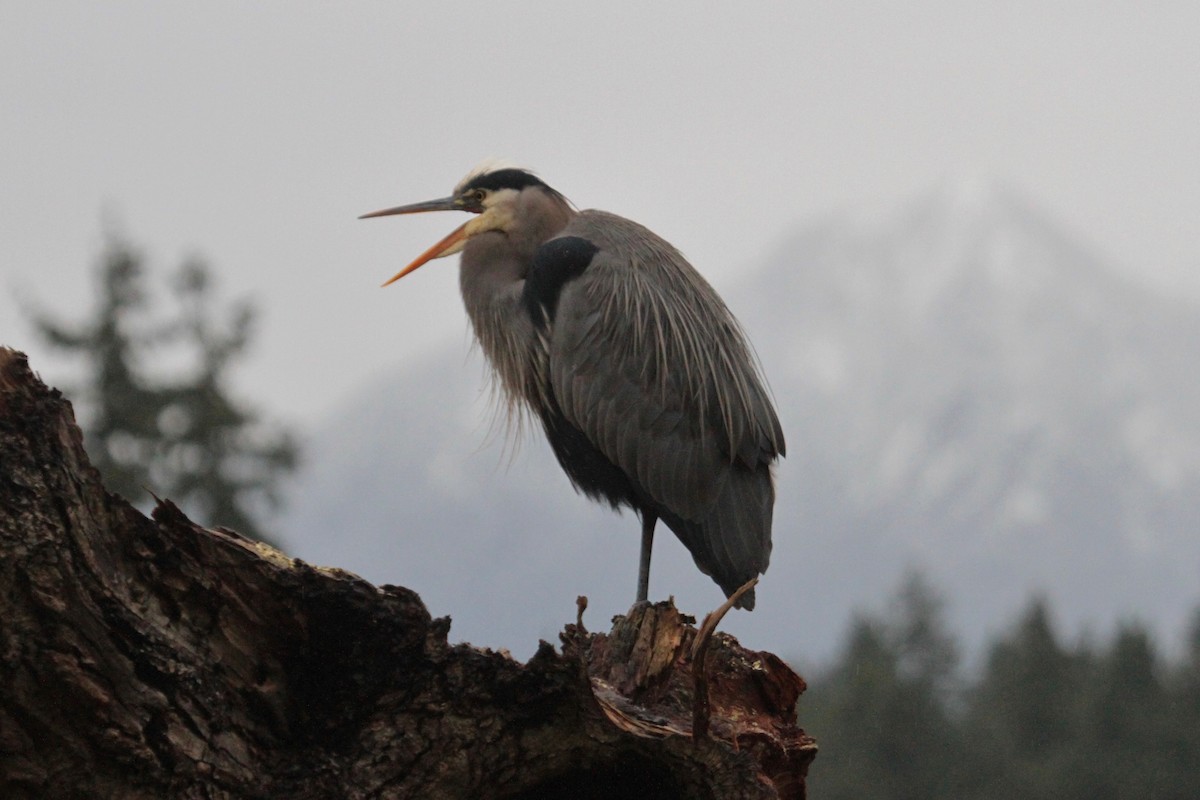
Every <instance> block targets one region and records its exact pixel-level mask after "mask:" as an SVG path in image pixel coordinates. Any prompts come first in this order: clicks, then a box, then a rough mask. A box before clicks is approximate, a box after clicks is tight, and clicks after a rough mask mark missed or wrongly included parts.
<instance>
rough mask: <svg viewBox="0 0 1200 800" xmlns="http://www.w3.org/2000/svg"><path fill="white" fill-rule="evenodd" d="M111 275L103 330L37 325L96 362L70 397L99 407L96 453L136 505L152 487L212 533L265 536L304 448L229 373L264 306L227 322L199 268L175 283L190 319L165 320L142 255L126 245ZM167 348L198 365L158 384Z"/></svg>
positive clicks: (245, 308) (113, 255)
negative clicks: (230, 381)
mask: <svg viewBox="0 0 1200 800" xmlns="http://www.w3.org/2000/svg"><path fill="white" fill-rule="evenodd" d="M99 278H100V280H99V283H100V287H99V294H100V302H99V303H98V304H97V307H96V309H95V311H94V315H93V318H92V320H91V321H89V322H86V323H84V324H83V325H81V326H78V327H76V328H72V327H71V326H68V325H63V324H61V323H59V322H56V321H54V320H52V319H50V318H48V317H47V316H45V315H38V316H37V317H36V318H35V324H36V325H37V328H38V330H40V331H41V332H42V334H43V335H44V336H45V337H46V339H47V340H48V341H49V342H51V343H53V344H55V345H57V346H59V347H62V348H64V349H66V350H67V351H69V352H72V353H75V354H77V355H80V356H82V357H83V358H84V360H85V362H86V364H87V367H86V370H87V372H86V375H85V379H84V382H83V385H82V386H81V387H80V388H79V389H78V390H77V391H69V392H68V393H70V394H72V395H74V396H76V397H77V398H80V399H83V401H84V403H83V405H84V407H85V408H87V409H88V412H87V413H86V415H85V419H84V422H83V428H84V431H85V437H86V439H87V443H88V451H89V454H90V455H91V456H92V459H93V462H94V464H95V466H96V467H97V468H98V469H99V470H100V473H101V475H102V476H103V477H104V480H105V483H106V485H107V486H108V488H109V489H110V490H111V491H113V492H116V493H118V494H121V495H124V496H125V497H127V498H129V499H131V500H133V501H134V502H139V501H143V502H144V499H145V497H146V490H147V489H148V490H150V491H152V492H154V493H155V494H157V495H159V496H162V497H167V498H171V499H172V500H174V501H176V502H177V503H179V504H180V505H181V506H182V507H183V508H184V509H186V510H187V511H188V512H189V513H190V514H193V515H195V516H196V517H197V519H198V520H200V521H202V522H204V523H205V524H208V525H225V526H228V527H230V528H233V529H235V530H237V531H239V532H240V533H243V534H245V535H247V536H250V537H254V538H264V534H263V531H262V530H261V527H260V519H261V518H262V517H263V516H264V514H265V513H266V512H268V511H271V510H274V509H275V508H277V506H278V504H279V502H280V497H279V486H280V482H281V480H282V479H283V477H284V476H285V475H286V474H287V473H289V472H291V471H293V470H294V469H295V467H296V458H297V447H296V444H295V440H294V438H293V437H292V435H291V434H290V433H288V432H287V431H286V430H283V429H280V428H278V427H274V428H273V427H268V426H266V425H264V424H263V423H262V421H261V420H260V418H259V416H258V415H257V413H255V412H254V411H253V410H252V409H249V408H247V407H245V406H244V405H242V404H241V403H239V402H236V401H235V400H234V399H233V398H232V397H231V395H230V393H229V389H228V386H227V374H228V371H229V368H230V367H231V365H232V364H233V363H234V362H235V361H236V360H237V358H238V357H240V356H241V355H243V354H244V352H245V349H246V347H247V345H248V344H249V341H250V336H251V331H252V326H253V322H254V310H253V308H252V307H251V306H249V305H248V304H246V303H241V304H237V305H235V306H234V307H233V308H232V309H231V310H230V312H229V314H228V319H227V320H221V319H219V318H218V315H217V313H216V312H214V311H213V305H214V302H215V301H214V299H213V296H212V291H211V280H210V277H209V272H208V269H207V267H206V266H205V265H204V264H203V263H201V262H199V261H194V260H193V261H188V262H186V263H184V265H183V266H182V268H181V269H180V271H179V274H178V276H177V278H176V280H175V293H176V299H177V300H178V303H179V305H180V308H181V311H180V313H179V316H178V318H177V319H175V320H173V321H171V322H169V323H167V324H161V323H156V322H154V321H153V319H151V309H150V307H149V304H148V302H147V297H146V292H145V290H144V282H145V276H144V271H143V269H142V266H141V258H140V256H139V255H138V254H137V253H136V252H134V251H133V249H132V248H131V247H130V246H129V245H128V244H126V243H125V242H123V241H121V240H119V239H117V238H112V239H110V242H109V244H108V246H107V247H106V249H105V252H104V255H103V257H102V258H101V261H100V267H99ZM167 347H170V348H173V349H174V350H177V351H181V352H182V353H183V354H184V355H185V356H186V357H187V358H189V359H190V360H191V361H192V362H193V366H192V369H191V370H190V371H189V373H188V374H187V375H185V376H184V377H183V378H166V377H160V378H158V379H154V378H152V377H151V374H150V373H151V370H150V369H149V367H148V364H149V363H150V362H152V361H153V358H152V356H153V355H154V354H155V351H161V350H162V349H163V348H167Z"/></svg>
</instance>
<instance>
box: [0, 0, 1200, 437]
mask: <svg viewBox="0 0 1200 800" xmlns="http://www.w3.org/2000/svg"><path fill="white" fill-rule="evenodd" d="M1198 32H1200V4H1197V3H1194V2H1179V3H1141V4H1128V5H1116V4H1106V3H1095V2H1089V3H1056V2H1045V0H1039V2H1029V3H1027V2H1011V1H1010V2H1004V3H988V4H985V3H960V2H939V3H886V4H885V3H870V4H863V3H847V2H844V0H839V1H838V2H828V3H800V2H794V0H793V1H792V2H784V3H739V4H733V3H724V2H723V3H697V2H687V3H661V4H648V3H643V2H630V3H614V2H604V3H590V4H587V5H576V4H571V3H540V4H535V3H511V2H510V3H477V2H455V3H419V4H418V3H400V2H387V3H372V4H341V3H339V4H334V3H320V4H315V3H301V2H288V3H255V4H249V3H241V2H236V3H235V2H204V3H189V4H182V3H151V2H138V3H132V2H105V3H94V2H87V3H84V2H78V3H65V2H41V3H24V4H17V3H15V2H4V3H3V4H0V289H2V293H0V343H3V344H8V345H13V346H16V347H19V348H21V349H24V350H26V351H28V352H30V353H31V355H32V356H33V357H34V365H35V367H39V368H41V369H42V370H43V372H48V373H51V374H50V375H49V376H48V377H53V372H54V369H51V367H54V362H53V361H52V360H51V359H50V358H49V357H48V356H47V355H46V354H45V350H44V348H42V347H41V346H40V345H39V343H38V342H37V341H36V340H35V339H34V338H33V337H32V335H31V334H30V332H29V328H28V325H27V324H26V323H25V322H24V320H23V319H22V315H21V313H20V308H19V304H18V302H17V301H16V300H15V299H14V297H13V295H12V293H13V292H14V291H15V292H18V293H19V295H20V296H21V297H24V298H35V299H37V300H38V301H40V302H41V303H42V304H43V305H45V306H47V307H49V308H52V309H55V310H57V311H60V312H62V313H63V314H76V315H80V314H83V313H84V312H85V310H86V309H87V308H88V306H89V303H90V298H91V294H92V292H93V286H92V283H91V270H92V266H93V262H94V260H95V257H96V255H97V252H98V250H99V248H100V245H101V242H102V240H103V239H102V235H101V231H102V229H103V223H102V220H103V219H105V218H110V219H113V220H116V221H117V225H118V227H119V229H120V230H121V231H123V232H124V233H125V234H126V235H127V236H128V237H129V238H130V239H131V240H133V241H134V242H136V243H138V244H139V245H141V246H142V247H143V249H144V250H145V252H146V253H147V255H148V256H149V258H150V260H151V263H152V264H155V265H158V266H160V267H166V266H170V267H174V266H175V265H176V264H177V263H178V261H179V260H180V259H181V258H182V257H183V256H185V255H188V254H193V253H199V254H202V255H204V256H206V257H207V258H208V259H209V260H210V261H211V263H212V264H213V265H214V266H215V267H216V268H217V269H218V270H219V273H220V277H221V280H222V289H223V290H224V292H225V293H226V296H229V297H233V296H249V297H251V298H252V299H254V300H255V301H256V302H257V303H258V304H259V306H260V308H261V310H262V312H263V316H262V326H261V329H260V334H259V337H258V339H257V341H256V347H255V350H254V353H253V355H252V357H251V358H250V359H249V361H248V362H247V364H246V366H245V367H244V368H243V369H242V371H241V372H240V373H239V387H240V388H241V389H242V391H243V392H244V393H245V394H246V395H249V396H251V397H253V398H254V399H255V401H256V402H258V403H259V404H260V405H262V406H265V407H266V408H268V409H270V411H271V412H273V413H276V414H278V415H281V416H282V417H284V418H286V419H290V420H293V421H296V422H300V423H304V424H309V423H314V422H316V421H318V420H319V419H320V418H321V417H322V416H323V415H325V414H328V413H330V412H331V411H332V410H333V409H334V408H335V407H336V406H337V404H338V402H339V401H340V400H341V399H342V398H344V397H345V396H346V395H348V394H350V393H352V392H354V391H355V390H356V388H357V387H359V386H360V385H361V382H362V381H363V380H364V379H365V378H367V377H368V376H371V375H373V374H375V373H377V372H378V371H380V370H384V369H388V368H389V367H391V366H393V365H395V364H396V363H398V362H399V361H400V360H401V359H404V358H410V357H412V356H413V354H414V353H415V352H416V351H418V350H421V349H424V348H427V347H429V346H431V345H432V344H437V343H441V342H444V341H445V340H446V339H447V338H448V337H458V338H460V339H463V340H464V341H465V334H464V332H463V331H464V329H465V325H466V321H465V318H464V316H463V313H462V311H461V308H460V306H459V301H458V297H457V279H456V274H455V273H456V269H455V266H454V264H453V263H452V260H447V261H446V262H435V263H434V264H433V265H431V266H429V267H427V268H425V269H424V270H422V271H421V272H419V273H417V274H416V275H414V276H412V277H410V278H407V279H405V280H404V281H403V282H401V283H400V284H397V285H394V286H392V287H389V288H388V289H386V290H382V289H379V288H378V286H379V283H380V282H381V281H382V280H383V279H385V278H387V277H389V276H390V275H392V274H393V273H394V272H395V271H396V270H397V269H398V268H399V267H400V266H402V265H403V264H405V263H406V262H407V261H408V260H410V259H411V258H412V257H413V256H415V255H416V254H417V253H419V252H421V251H422V250H423V249H424V248H425V247H427V246H428V245H429V244H431V243H432V242H433V241H435V240H436V239H437V238H439V237H440V236H441V235H443V234H444V233H446V232H447V231H449V229H450V228H451V227H453V226H454V225H456V224H457V220H456V219H454V218H453V217H452V216H450V215H430V216H428V217H426V218H405V219H390V220H372V221H363V222H359V221H357V220H355V217H356V216H357V215H358V214H360V213H362V212H365V211H370V210H374V209H376V208H380V207H383V206H388V205H394V204H398V203H402V202H410V201H416V200H423V199H428V198H431V197H440V196H443V195H445V194H446V193H447V192H448V190H449V189H450V187H452V186H453V185H454V183H455V182H456V181H457V180H458V179H459V178H460V177H461V176H462V175H463V174H464V173H465V172H466V171H467V170H468V169H469V168H470V167H471V166H472V165H474V164H475V163H476V162H477V161H479V160H481V159H482V158H484V157H488V156H504V157H509V158H512V159H515V160H517V161H519V162H520V163H522V164H526V165H529V166H531V167H533V168H536V169H537V170H539V171H540V173H541V174H542V176H543V177H544V178H545V179H546V180H547V181H548V182H549V183H551V184H552V185H554V186H555V187H556V188H558V189H560V190H561V191H563V192H564V193H566V194H567V195H568V196H569V197H571V198H572V199H573V200H574V201H575V202H576V203H577V204H578V205H580V206H581V207H599V208H605V209H608V210H611V211H615V212H617V213H621V214H624V215H626V216H629V217H632V218H634V219H637V220H638V221H640V222H643V223H645V224H647V225H648V226H650V227H651V228H653V229H655V230H656V231H658V232H659V233H661V234H663V235H664V236H666V237H667V238H668V239H670V240H671V241H672V242H674V243H675V244H676V245H677V246H679V247H680V248H681V249H682V250H683V251H684V252H685V253H686V254H688V255H689V256H690V257H691V258H692V260H693V262H694V263H695V264H696V265H697V266H698V267H699V268H700V269H701V270H702V271H703V272H705V273H706V274H708V275H710V276H711V277H712V278H713V280H714V282H715V283H716V284H717V285H718V287H725V288H728V287H730V286H732V285H734V284H735V283H736V281H737V280H738V272H739V270H743V269H747V268H749V267H750V266H752V265H753V264H754V263H755V262H756V260H757V259H759V258H760V257H761V256H762V255H763V254H764V253H767V252H769V251H772V250H773V248H774V247H775V246H776V245H777V244H778V242H779V241H780V239H781V238H782V237H783V235H784V233H785V231H787V230H788V229H789V227H792V226H795V225H796V224H798V223H799V222H800V221H802V220H805V219H806V218H808V217H810V216H812V215H814V214H819V213H824V212H827V211H829V210H832V209H838V208H854V207H857V206H859V205H861V204H873V205H879V204H884V205H886V204H887V203H889V202H894V201H896V200H899V199H901V198H904V197H905V196H907V195H910V194H912V193H915V192H918V191H921V190H922V189H923V188H925V187H927V186H929V185H930V184H931V183H934V182H935V181H937V180H938V179H939V178H940V177H942V176H945V175H947V174H950V175H957V174H974V175H984V176H994V177H997V178H999V179H1001V180H1004V181H1006V182H1008V183H1010V184H1012V185H1015V186H1017V187H1020V188H1021V189H1022V190H1023V191H1024V192H1025V193H1026V194H1027V195H1029V196H1030V197H1032V198H1033V199H1034V200H1035V201H1036V202H1038V204H1039V205H1041V206H1042V207H1043V208H1046V209H1048V210H1050V211H1051V212H1052V213H1054V214H1056V215H1058V216H1059V218H1061V219H1062V220H1064V221H1065V222H1066V223H1067V224H1068V225H1069V226H1070V227H1071V228H1072V229H1074V230H1075V231H1076V232H1077V233H1078V234H1079V236H1080V237H1081V238H1082V239H1085V240H1087V241H1089V242H1091V243H1093V244H1094V245H1095V247H1097V248H1098V249H1099V250H1100V251H1101V252H1102V253H1103V254H1105V255H1107V256H1108V257H1109V258H1111V259H1112V260H1113V261H1114V262H1115V263H1117V264H1118V265H1123V266H1124V268H1126V269H1127V270H1129V271H1131V272H1133V273H1135V274H1137V275H1140V276H1143V277H1144V278H1145V279H1146V280H1147V281H1148V282H1151V283H1153V284H1155V285H1157V286H1159V287H1162V288H1165V289H1166V290H1168V291H1177V292H1186V293H1189V294H1193V295H1195V296H1197V297H1200V279H1198V278H1197V277H1196V272H1197V271H1200V269H1198V268H1200V237H1198V236H1197V232H1198V228H1200V225H1198V224H1197V220H1200V146H1198V144H1197V143H1198V142H1200V46H1197V35H1198ZM743 311H744V312H746V311H748V310H743ZM749 311H752V310H749ZM744 315H745V314H744ZM746 322H747V326H748V327H749V328H750V330H751V332H752V334H753V335H754V336H768V335H770V332H769V331H760V330H757V329H756V328H755V326H754V324H753V320H752V319H749V320H746ZM459 366H460V365H458V364H456V365H454V367H455V368H458V367H459ZM402 402H403V398H397V403H402Z"/></svg>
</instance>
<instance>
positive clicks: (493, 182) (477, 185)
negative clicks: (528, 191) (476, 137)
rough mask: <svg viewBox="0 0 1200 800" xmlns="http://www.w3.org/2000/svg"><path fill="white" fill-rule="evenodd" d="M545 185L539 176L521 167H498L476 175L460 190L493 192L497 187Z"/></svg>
mask: <svg viewBox="0 0 1200 800" xmlns="http://www.w3.org/2000/svg"><path fill="white" fill-rule="evenodd" d="M545 185H546V184H545V183H544V182H543V181H542V179H541V178H539V177H537V176H536V175H532V174H530V173H528V172H526V171H525V170H523V169H498V170H496V171H495V172H485V173H484V174H482V175H476V176H475V177H474V178H472V179H471V180H470V181H468V182H467V184H466V185H465V186H463V188H462V191H463V193H464V194H466V193H468V192H471V191H473V190H475V189H487V190H489V191H493V192H494V191H497V190H499V189H516V190H518V191H520V190H521V189H525V188H528V187H530V186H545Z"/></svg>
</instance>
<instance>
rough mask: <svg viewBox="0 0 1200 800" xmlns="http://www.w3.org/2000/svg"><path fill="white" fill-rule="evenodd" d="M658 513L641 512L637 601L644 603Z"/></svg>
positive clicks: (648, 588)
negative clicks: (640, 547)
mask: <svg viewBox="0 0 1200 800" xmlns="http://www.w3.org/2000/svg"><path fill="white" fill-rule="evenodd" d="M656 522H658V515H657V514H655V513H654V512H652V511H643V512H642V560H641V563H640V565H639V566H638V593H637V602H639V603H645V602H646V597H647V595H649V594H650V550H651V549H652V548H653V547H654V524H655V523H656Z"/></svg>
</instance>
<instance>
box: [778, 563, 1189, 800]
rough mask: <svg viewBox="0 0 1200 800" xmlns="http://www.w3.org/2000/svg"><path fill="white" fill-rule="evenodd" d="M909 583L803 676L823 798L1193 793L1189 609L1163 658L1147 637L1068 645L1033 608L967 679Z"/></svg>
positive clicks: (1031, 798)
mask: <svg viewBox="0 0 1200 800" xmlns="http://www.w3.org/2000/svg"><path fill="white" fill-rule="evenodd" d="M957 650H958V648H957V646H956V644H955V642H954V640H953V638H952V637H951V636H950V635H949V634H948V633H947V632H946V629H945V626H944V624H943V622H942V618H941V602H940V600H939V599H938V597H937V596H936V594H935V593H934V592H933V591H932V590H931V589H930V588H929V586H928V584H927V583H926V582H925V581H923V580H922V579H921V578H920V577H919V576H913V577H910V578H909V579H908V580H907V582H906V583H905V584H904V585H903V587H902V588H901V589H900V591H899V592H898V595H897V598H896V602H895V603H894V604H893V605H892V610H891V611H890V612H889V613H887V614H883V615H878V616H869V615H859V616H858V617H857V618H856V619H855V620H854V622H853V623H852V625H851V629H850V631H849V634H848V636H847V638H846V641H845V643H844V645H843V649H842V652H841V654H840V656H839V657H838V658H837V660H836V662H835V663H834V664H833V665H831V666H830V667H829V668H828V669H826V670H824V671H822V672H821V673H820V674H819V675H818V676H817V677H816V678H815V679H814V680H811V681H810V686H809V690H808V692H807V693H806V694H805V695H804V697H803V698H802V699H801V709H800V721H801V724H802V725H804V727H805V729H806V730H808V731H809V733H811V734H812V735H814V736H815V737H816V738H817V741H818V742H819V743H820V747H821V753H820V755H819V756H818V758H817V760H816V761H815V762H814V764H813V766H812V773H811V776H810V783H809V787H810V791H811V796H812V797H814V798H821V800H850V799H851V798H853V800H902V799H903V800H937V799H938V798H947V800H950V798H954V800H984V799H985V798H987V799H988V800H992V799H994V800H1009V799H1011V798H1021V799H1022V800H1041V799H1043V798H1044V799H1045V800H1106V798H1113V799H1114V800H1115V799H1116V798H1143V799H1145V800H1168V799H1169V800H1195V798H1200V609H1198V611H1197V614H1196V615H1195V617H1194V623H1193V625H1192V628H1191V631H1190V636H1189V638H1188V642H1187V647H1186V648H1185V652H1184V653H1183V654H1182V656H1181V657H1180V658H1179V659H1178V660H1175V661H1174V662H1173V663H1168V662H1167V661H1165V660H1164V659H1163V657H1162V656H1161V655H1160V654H1159V653H1158V652H1157V651H1156V648H1155V646H1154V644H1153V641H1152V639H1151V637H1150V635H1149V633H1148V632H1147V630H1146V629H1145V628H1144V627H1143V626H1141V625H1139V624H1136V623H1129V624H1125V625H1123V626H1122V627H1120V629H1119V630H1117V631H1116V633H1115V634H1114V635H1113V637H1112V639H1111V640H1110V641H1108V642H1105V643H1103V644H1099V645H1097V644H1094V643H1088V642H1083V643H1079V644H1075V645H1070V646H1069V645H1066V644H1064V643H1063V641H1062V640H1061V639H1060V637H1059V635H1058V634H1057V633H1056V632H1055V630H1054V627H1053V625H1052V624H1051V614H1050V611H1049V609H1048V608H1047V605H1046V603H1045V602H1043V601H1040V600H1035V601H1034V602H1032V603H1031V604H1030V606H1029V607H1028V608H1027V610H1026V611H1025V612H1024V614H1023V615H1022V616H1021V618H1020V619H1019V620H1018V622H1017V623H1016V625H1014V626H1013V627H1012V628H1011V630H1009V631H1008V632H1007V633H1006V634H1004V635H1001V636H999V637H998V638H997V639H996V640H994V641H992V642H991V643H990V645H989V646H988V648H987V655H986V659H985V661H984V663H983V666H982V670H981V672H980V673H979V674H978V675H976V676H974V677H972V678H971V679H969V680H968V679H966V678H964V677H963V675H962V674H961V671H960V665H959V660H958V653H957Z"/></svg>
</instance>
